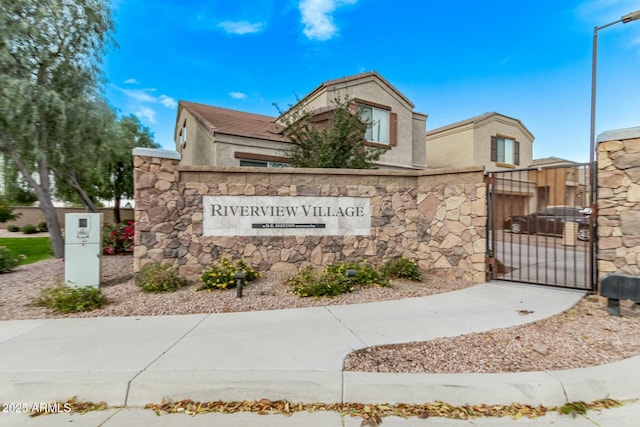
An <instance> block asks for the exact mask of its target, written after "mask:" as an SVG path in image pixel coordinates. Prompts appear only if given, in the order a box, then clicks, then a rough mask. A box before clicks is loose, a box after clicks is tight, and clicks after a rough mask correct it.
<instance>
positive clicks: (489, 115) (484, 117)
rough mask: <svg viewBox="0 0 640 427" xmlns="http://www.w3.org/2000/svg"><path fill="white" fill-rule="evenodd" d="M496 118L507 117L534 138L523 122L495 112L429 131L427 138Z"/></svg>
mask: <svg viewBox="0 0 640 427" xmlns="http://www.w3.org/2000/svg"><path fill="white" fill-rule="evenodd" d="M494 116H501V117H506V118H507V119H511V120H514V121H516V122H518V124H520V126H522V128H523V129H524V130H525V131H526V132H527V133H528V134H529V135H531V137H532V138H533V134H532V133H531V132H530V131H529V129H527V127H526V126H525V125H523V124H522V122H521V121H520V120H518V119H515V118H513V117H509V116H505V115H504V114H500V113H496V112H495V111H491V112H488V113H484V114H480V115H479V116H475V117H471V118H468V119H465V120H461V121H459V122H455V123H451V124H448V125H445V126H442V127H439V128H436V129H431V130H429V131H427V137H428V136H431V135H434V134H437V133H440V132H444V131H447V130H450V129H455V128H457V127H461V126H465V125H468V124H476V123H481V122H483V121H485V120H487V119H490V118H491V117H494Z"/></svg>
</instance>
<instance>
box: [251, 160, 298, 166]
mask: <svg viewBox="0 0 640 427" xmlns="http://www.w3.org/2000/svg"><path fill="white" fill-rule="evenodd" d="M240 166H251V167H258V168H284V167H287V166H289V164H287V163H281V162H268V161H262V160H240Z"/></svg>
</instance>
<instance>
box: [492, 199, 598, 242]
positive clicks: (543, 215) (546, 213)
mask: <svg viewBox="0 0 640 427" xmlns="http://www.w3.org/2000/svg"><path fill="white" fill-rule="evenodd" d="M590 214H591V209H589V208H586V209H585V208H581V207H578V206H550V207H548V208H546V209H542V210H540V211H537V212H534V213H531V214H528V215H514V216H512V217H509V218H507V219H506V220H505V222H504V228H505V230H509V231H511V232H512V233H514V234H519V233H529V234H550V235H559V236H561V235H562V233H563V232H564V225H565V223H568V222H575V223H577V224H578V234H577V237H578V240H589V237H590V235H591V223H590V220H589V217H590Z"/></svg>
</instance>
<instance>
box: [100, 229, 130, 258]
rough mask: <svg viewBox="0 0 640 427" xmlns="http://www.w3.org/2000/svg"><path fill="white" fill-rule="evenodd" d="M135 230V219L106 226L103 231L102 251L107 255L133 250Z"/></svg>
mask: <svg viewBox="0 0 640 427" xmlns="http://www.w3.org/2000/svg"><path fill="white" fill-rule="evenodd" d="M134 232H135V230H134V222H133V221H127V222H126V223H122V222H121V223H118V224H111V225H107V226H105V227H104V229H103V231H102V233H103V236H102V239H103V240H102V247H103V249H102V252H103V253H105V254H106V255H117V254H122V253H128V252H133V236H134Z"/></svg>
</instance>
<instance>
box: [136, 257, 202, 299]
mask: <svg viewBox="0 0 640 427" xmlns="http://www.w3.org/2000/svg"><path fill="white" fill-rule="evenodd" d="M190 284H191V282H189V280H187V279H185V278H184V277H180V276H178V273H177V272H176V270H175V269H174V268H173V267H172V266H171V265H169V264H147V265H145V266H144V267H142V268H141V269H140V271H139V272H138V274H136V285H138V286H140V288H141V289H142V290H143V291H145V292H164V291H170V292H173V291H176V290H178V289H180V288H181V287H183V286H188V285H190Z"/></svg>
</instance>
